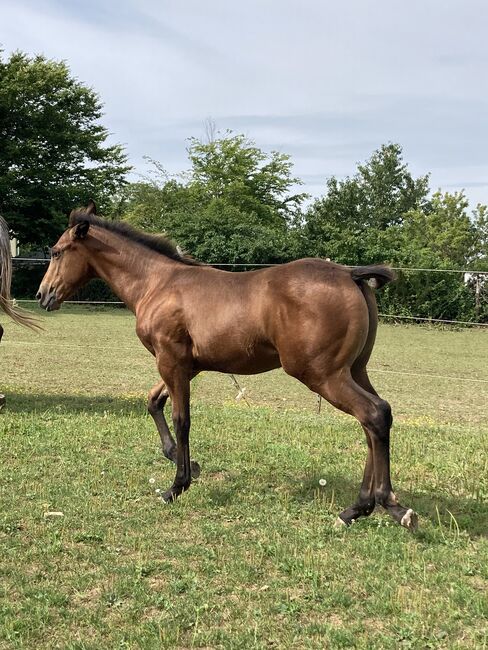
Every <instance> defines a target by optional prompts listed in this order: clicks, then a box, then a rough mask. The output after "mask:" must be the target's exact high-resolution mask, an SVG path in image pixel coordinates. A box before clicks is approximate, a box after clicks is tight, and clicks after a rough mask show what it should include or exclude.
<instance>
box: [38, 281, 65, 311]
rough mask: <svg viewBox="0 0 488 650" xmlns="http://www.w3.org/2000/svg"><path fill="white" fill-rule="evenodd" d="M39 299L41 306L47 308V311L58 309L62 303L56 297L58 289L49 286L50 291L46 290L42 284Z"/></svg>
mask: <svg viewBox="0 0 488 650" xmlns="http://www.w3.org/2000/svg"><path fill="white" fill-rule="evenodd" d="M36 298H37V301H38V302H39V307H41V308H42V309H45V310H46V311H56V310H57V309H59V308H60V307H61V303H60V302H59V300H58V299H57V297H56V290H55V289H51V288H49V291H46V290H45V289H44V288H43V287H42V286H41V287H39V291H38V292H37V294H36Z"/></svg>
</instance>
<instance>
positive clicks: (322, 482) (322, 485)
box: [319, 478, 327, 487]
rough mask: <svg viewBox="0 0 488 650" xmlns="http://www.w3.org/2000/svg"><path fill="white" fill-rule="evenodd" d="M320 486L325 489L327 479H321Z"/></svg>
mask: <svg viewBox="0 0 488 650" xmlns="http://www.w3.org/2000/svg"><path fill="white" fill-rule="evenodd" d="M319 485H320V486H321V487H325V486H326V485H327V480H326V479H325V478H319Z"/></svg>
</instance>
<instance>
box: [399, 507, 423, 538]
mask: <svg viewBox="0 0 488 650" xmlns="http://www.w3.org/2000/svg"><path fill="white" fill-rule="evenodd" d="M400 524H401V525H402V526H403V527H404V528H406V529H407V530H410V531H412V533H413V532H415V531H416V530H417V528H418V525H419V518H418V515H417V513H416V512H414V511H413V510H412V508H409V509H408V510H407V512H406V513H405V514H404V515H403V517H402V520H401V521H400Z"/></svg>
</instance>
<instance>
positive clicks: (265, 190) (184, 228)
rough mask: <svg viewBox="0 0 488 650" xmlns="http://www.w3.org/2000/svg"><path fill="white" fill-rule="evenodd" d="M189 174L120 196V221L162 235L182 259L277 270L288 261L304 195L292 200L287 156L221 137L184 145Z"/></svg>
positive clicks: (160, 174)
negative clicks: (271, 266)
mask: <svg viewBox="0 0 488 650" xmlns="http://www.w3.org/2000/svg"><path fill="white" fill-rule="evenodd" d="M188 157H189V160H190V164H191V168H190V170H189V171H188V172H187V173H185V174H180V175H179V176H178V177H176V178H171V177H169V176H168V175H167V174H166V173H165V171H164V169H163V168H162V167H161V165H159V164H158V163H154V164H155V169H156V172H157V173H156V177H155V178H154V179H152V180H150V181H145V182H144V183H137V184H132V185H131V186H129V187H128V188H127V189H126V191H125V216H126V218H127V219H128V220H130V221H131V222H132V223H134V224H136V225H138V226H140V227H144V228H146V229H148V230H153V231H157V232H162V231H164V232H166V233H167V234H168V235H170V236H171V237H173V238H174V239H175V240H176V241H177V242H178V243H179V244H180V246H182V247H183V248H184V249H185V250H186V251H188V252H189V253H191V254H192V255H194V256H195V257H197V258H198V259H200V260H202V261H205V262H209V263H217V262H228V263H239V262H241V263H242V262H244V263H245V262H251V263H252V262H254V263H260V262H263V263H265V262H280V261H284V260H286V259H289V258H290V257H291V256H292V254H291V252H290V245H291V244H290V242H291V237H290V232H292V231H293V228H294V227H295V224H296V222H297V221H298V220H299V217H300V205H301V203H302V202H303V200H304V198H305V196H306V195H305V194H300V193H292V192H291V189H292V187H293V186H294V185H298V184H300V181H299V180H298V179H297V178H295V177H293V176H292V173H291V168H292V164H291V162H290V159H289V156H286V155H285V154H279V153H277V152H271V153H270V154H268V153H265V152H263V151H262V150H261V149H259V148H258V147H256V145H255V144H254V143H253V142H252V141H250V140H248V139H247V138H245V137H244V136H243V135H235V134H233V133H232V132H230V131H227V132H226V133H225V134H224V135H223V136H221V137H212V138H210V139H209V140H208V141H207V142H203V141H201V140H197V139H195V138H191V139H190V145H189V148H188Z"/></svg>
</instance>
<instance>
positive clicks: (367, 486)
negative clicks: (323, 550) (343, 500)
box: [310, 373, 417, 530]
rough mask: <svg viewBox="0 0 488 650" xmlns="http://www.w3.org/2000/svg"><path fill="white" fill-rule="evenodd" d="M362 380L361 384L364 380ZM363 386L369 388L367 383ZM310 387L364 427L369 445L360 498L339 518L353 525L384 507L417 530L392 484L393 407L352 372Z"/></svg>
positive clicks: (414, 517)
mask: <svg viewBox="0 0 488 650" xmlns="http://www.w3.org/2000/svg"><path fill="white" fill-rule="evenodd" d="M366 377H367V375H366ZM358 379H359V380H360V381H361V378H360V377H358ZM362 383H364V384H365V385H367V384H366V381H363V382H362ZM368 383H369V380H368ZM369 386H371V384H370V383H369ZM310 387H311V388H312V390H314V391H315V392H318V393H319V394H320V395H322V397H324V398H325V399H326V400H327V401H328V402H330V403H331V404H332V405H333V406H335V407H336V408H339V409H340V410H341V411H344V412H345V413H349V414H350V415H353V416H354V417H355V418H356V419H357V420H358V421H359V422H360V424H361V425H362V427H363V429H364V431H365V434H366V440H367V442H368V457H367V460H366V466H365V470H364V476H363V482H362V485H361V489H360V493H359V498H358V500H357V501H356V503H355V504H353V505H352V506H350V507H349V508H346V510H344V511H343V512H342V513H341V514H340V515H339V519H340V521H341V523H343V524H345V525H349V524H350V523H352V521H354V520H355V519H356V518H357V517H360V516H367V515H369V514H371V512H372V511H373V509H374V505H381V506H383V507H384V508H385V509H386V510H387V512H388V513H389V514H390V515H391V516H392V517H393V519H394V520H395V521H397V522H398V523H399V524H401V525H402V526H404V527H405V528H409V529H411V530H413V529H415V528H416V526H417V515H416V514H415V513H414V512H413V510H412V509H411V508H405V507H404V506H402V505H400V503H399V502H398V500H397V498H396V496H395V494H394V492H393V488H392V485H391V478H390V428H391V424H392V417H391V409H390V406H389V404H388V403H387V402H385V400H382V399H381V398H380V397H378V395H377V394H376V391H374V389H373V391H374V393H370V392H368V391H367V390H365V388H363V387H362V386H361V385H360V384H359V383H357V382H356V381H354V379H353V377H352V376H351V374H349V373H348V374H347V375H344V373H341V375H336V376H334V377H330V378H328V379H327V380H326V381H325V382H323V383H321V384H319V385H313V386H310ZM371 388H372V386H371ZM373 498H374V500H373Z"/></svg>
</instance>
